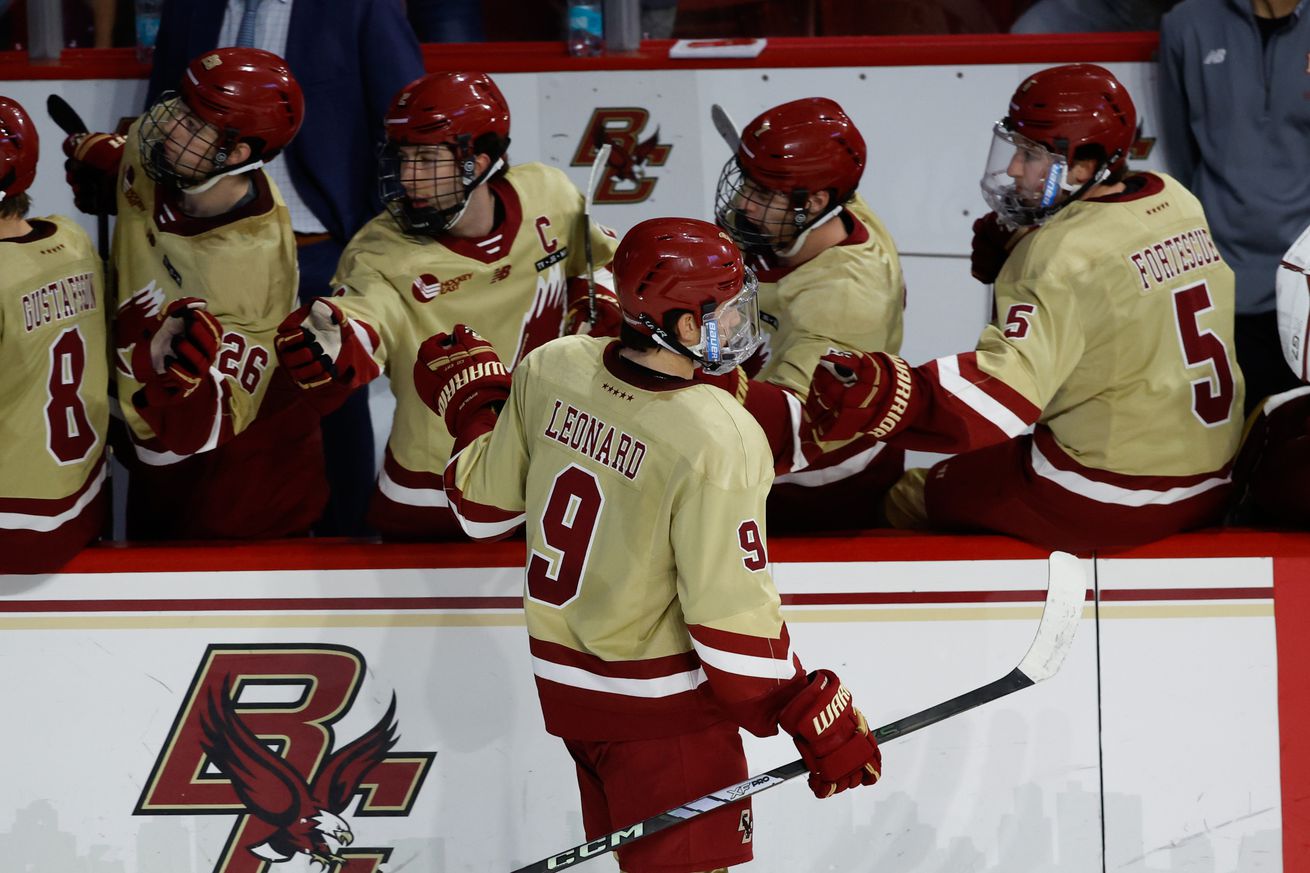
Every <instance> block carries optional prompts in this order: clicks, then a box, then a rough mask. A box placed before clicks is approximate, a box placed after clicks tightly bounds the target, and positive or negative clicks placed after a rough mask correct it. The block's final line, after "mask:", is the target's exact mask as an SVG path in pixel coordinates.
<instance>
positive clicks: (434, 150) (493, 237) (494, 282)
mask: <svg viewBox="0 0 1310 873" xmlns="http://www.w3.org/2000/svg"><path fill="white" fill-rule="evenodd" d="M509 125H510V116H509V105H508V104H507V103H506V102H505V98H504V96H503V95H502V94H501V93H500V89H499V88H497V87H496V84H495V83H494V82H492V80H491V79H490V78H488V77H487V76H486V75H484V74H482V73H433V74H431V75H427V76H424V77H422V78H421V79H418V80H416V81H414V82H412V83H410V84H409V85H408V86H406V87H405V88H404V89H403V90H402V91H401V92H400V93H399V94H397V95H396V98H395V100H394V101H393V103H392V106H391V108H390V110H389V111H388V113H387V117H386V125H385V126H386V130H387V137H388V144H387V148H386V151H385V155H384V159H383V161H382V169H381V187H382V196H383V200H384V202H385V203H386V206H387V209H386V211H385V212H383V213H382V214H380V215H378V216H377V217H376V218H374V219H373V220H372V221H370V222H369V223H368V224H366V225H365V226H364V228H363V229H362V230H360V232H359V233H358V234H356V235H355V238H354V239H353V240H351V242H350V244H349V245H348V246H347V247H346V251H345V253H344V254H343V255H342V258H341V264H340V266H339V267H338V270H337V275H336V276H335V277H334V279H333V284H334V285H336V286H338V290H337V295H338V296H335V297H333V298H331V299H325V300H322V301H320V302H316V303H314V304H313V305H312V306H307V307H304V308H303V309H301V310H299V311H298V312H296V313H293V315H292V316H291V317H290V318H288V319H287V321H286V322H285V323H284V324H283V326H282V333H281V336H280V338H279V340H278V352H279V355H280V356H281V359H282V361H283V364H284V366H285V367H286V368H287V369H288V370H289V371H290V372H291V373H292V374H293V375H294V376H295V378H296V379H297V381H298V382H299V383H300V384H301V385H302V386H303V387H305V388H306V389H307V393H308V394H309V395H310V396H311V397H312V398H313V402H314V403H316V404H317V405H319V406H320V407H321V408H324V409H330V408H331V407H332V405H333V404H334V403H335V402H337V401H338V398H340V397H341V396H342V395H343V393H345V392H347V391H349V390H350V389H352V388H355V387H358V386H360V385H363V384H365V383H367V382H369V381H371V380H372V379H374V378H376V377H377V376H378V375H380V374H381V373H383V372H385V373H386V374H387V376H388V377H389V378H390V383H391V391H392V393H393V394H394V395H395V398H396V410H395V416H394V418H393V420H392V425H391V437H390V439H389V440H388V443H387V449H386V454H385V456H384V458H383V462H382V470H381V471H380V473H379V475H378V483H377V490H376V491H375V492H374V495H373V500H372V505H371V506H370V510H369V516H368V520H369V524H370V526H372V527H374V528H375V529H377V530H378V531H380V532H381V533H382V534H383V535H384V536H387V537H391V538H398V539H406V538H422V539H448V538H462V534H461V532H460V530H459V525H458V523H457V522H456V521H455V518H454V516H453V515H452V514H451V512H450V509H449V506H448V501H447V497H446V494H445V492H444V490H443V486H442V481H441V473H442V470H443V469H444V468H445V466H446V460H447V459H448V458H449V456H450V440H449V438H448V437H447V436H446V435H445V434H444V433H442V432H441V430H440V428H435V429H434V428H433V426H432V418H431V414H430V413H429V412H428V410H427V408H426V407H425V406H424V405H423V403H422V401H421V400H420V399H419V397H418V395H417V394H415V393H414V386H413V383H412V373H413V366H414V355H415V353H416V351H417V350H418V346H419V343H420V342H422V341H423V339H424V338H426V337H428V336H430V335H431V334H433V333H436V332H438V331H448V330H451V329H452V328H453V327H454V325H455V324H457V323H464V324H469V325H472V326H473V327H474V328H476V329H477V330H478V331H480V332H481V333H482V334H483V335H484V336H486V337H487V339H488V340H489V341H490V342H491V343H492V345H493V346H495V348H496V349H497V350H498V351H499V353H500V354H502V355H503V356H504V357H505V359H506V360H507V361H511V362H513V361H518V360H521V359H522V358H523V356H524V355H525V354H527V352H528V351H530V350H532V349H533V348H536V347H537V346H539V345H541V344H542V343H544V342H546V341H547V340H551V339H554V338H556V337H558V336H559V335H560V333H561V326H562V325H563V327H564V330H565V331H566V332H569V333H572V332H576V331H577V330H580V329H586V328H587V315H588V309H589V307H588V305H587V293H586V288H587V286H586V282H585V280H584V279H581V278H580V277H583V276H585V275H586V269H587V265H586V263H585V260H584V257H583V252H584V245H583V237H582V234H583V232H584V231H583V229H582V215H583V200H582V195H581V194H580V193H579V192H578V190H577V189H576V188H575V187H574V186H573V184H572V183H571V182H569V180H568V178H567V177H566V176H565V175H564V174H563V173H562V172H560V171H559V170H556V169H553V168H550V167H546V166H543V165H542V164H535V163H530V164H523V165H521V166H516V167H507V159H506V149H507V148H508V147H509ZM589 232H590V233H591V236H592V251H593V253H594V259H595V262H596V264H597V265H601V266H603V265H605V264H608V263H609V261H610V257H611V256H612V254H613V251H614V245H615V241H614V239H613V235H612V234H611V233H609V232H608V231H605V230H604V229H603V228H601V227H599V226H598V225H592V226H591V227H590V228H589ZM596 274H597V278H598V283H599V287H598V289H597V290H598V307H597V308H598V312H599V317H598V319H597V321H598V323H597V325H595V326H592V327H591V328H590V329H591V330H592V332H594V333H596V334H598V335H599V334H610V335H612V334H614V333H616V332H617V330H618V315H617V313H618V308H617V305H616V304H615V303H614V298H613V292H611V291H609V290H608V288H607V285H608V280H607V278H606V277H607V276H608V274H607V273H606V272H604V271H603V270H597V271H596ZM566 310H567V311H566ZM566 321H567V324H565V322H566Z"/></svg>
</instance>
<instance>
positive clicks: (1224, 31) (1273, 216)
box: [1160, 0, 1310, 413]
mask: <svg viewBox="0 0 1310 873" xmlns="http://www.w3.org/2000/svg"><path fill="white" fill-rule="evenodd" d="M1307 58H1310V16H1308V15H1306V3H1305V2H1298V0H1185V2H1183V3H1180V4H1179V5H1178V6H1177V7H1175V8H1174V9H1173V10H1172V11H1170V12H1169V14H1168V15H1166V16H1165V17H1164V21H1163V22H1162V23H1161V25H1160V135H1161V137H1162V138H1163V140H1164V144H1165V147H1166V149H1167V151H1166V155H1165V157H1166V159H1167V161H1168V166H1169V171H1170V172H1171V173H1173V175H1174V176H1176V177H1177V178H1178V180H1179V181H1180V182H1182V183H1183V184H1184V185H1186V186H1187V187H1188V188H1189V189H1191V190H1192V191H1193V192H1194V193H1195V194H1196V196H1197V198H1198V199H1199V200H1200V201H1201V205H1202V206H1204V207H1205V214H1206V218H1207V219H1209V221H1210V225H1211V227H1212V228H1213V230H1214V238H1215V242H1216V243H1218V245H1219V251H1220V252H1222V253H1223V256H1224V260H1225V261H1227V262H1228V264H1229V266H1231V267H1232V268H1233V272H1234V273H1236V275H1237V322H1236V342H1237V362H1238V364H1239V365H1240V366H1241V368H1242V373H1243V374H1244V375H1245V377H1246V385H1247V391H1246V406H1245V409H1246V411H1247V412H1248V413H1249V412H1250V411H1251V410H1252V409H1254V408H1255V406H1256V405H1257V404H1258V403H1259V402H1260V401H1261V400H1263V399H1264V398H1265V397H1268V396H1269V395H1271V394H1278V393H1281V392H1283V391H1287V390H1290V389H1292V388H1295V387H1297V385H1299V384H1300V383H1299V381H1298V380H1297V378H1296V376H1295V374H1294V373H1292V371H1291V370H1290V369H1289V368H1288V367H1287V364H1286V362H1285V361H1284V360H1283V356H1282V354H1281V353H1280V351H1279V343H1278V324H1277V316H1276V314H1275V311H1274V309H1275V303H1274V297H1275V295H1274V276H1275V273H1276V271H1277V268H1278V262H1279V259H1280V258H1281V257H1282V255H1283V252H1284V251H1286V250H1287V248H1288V246H1290V245H1291V244H1292V242H1293V241H1294V240H1295V239H1296V238H1297V236H1298V235H1299V234H1300V233H1301V230H1302V228H1304V227H1305V226H1306V224H1307V223H1310V151H1308V150H1307V149H1306V147H1305V133H1306V130H1307V129H1310V101H1307V100H1306V99H1305V92H1306V84H1307V75H1306V69H1307Z"/></svg>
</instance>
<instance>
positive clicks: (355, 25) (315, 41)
mask: <svg viewBox="0 0 1310 873" xmlns="http://www.w3.org/2000/svg"><path fill="white" fill-rule="evenodd" d="M226 9H227V2H226V0H165V2H164V8H163V15H162V19H161V21H160V25H159V38H158V41H157V43H156V47H155V62H154V69H153V70H152V71H151V74H150V90H149V92H148V94H147V104H146V105H147V106H149V105H150V104H151V103H153V102H154V100H155V98H156V97H158V96H159V94H160V93H161V92H163V91H171V90H174V89H176V88H177V86H178V82H180V81H181V79H182V73H183V71H184V70H185V69H186V65H187V64H188V63H190V62H191V60H192V59H194V58H195V57H197V56H198V55H200V54H202V53H204V52H206V51H208V50H210V49H212V48H214V47H215V46H216V44H217V42H218V34H219V29H220V28H221V27H222V24H223V13H224V11H225V10H226ZM286 61H287V64H288V65H289V66H290V67H291V72H292V73H293V74H294V75H295V77H296V80H297V81H298V82H299V83H300V87H301V89H302V90H303V91H304V92H305V123H304V124H303V125H302V126H301V128H300V133H299V134H298V135H297V136H296V138H295V139H294V140H293V141H292V142H291V145H290V146H288V147H287V149H286V151H284V152H283V157H284V159H285V160H286V162H287V168H288V170H289V171H290V173H291V179H292V181H293V182H294V183H295V186H296V191H297V193H299V194H300V196H301V198H303V199H304V201H305V204H306V205H307V206H308V207H309V208H310V209H311V210H312V211H313V213H314V215H315V216H317V217H318V220H319V221H321V222H323V226H324V227H326V228H327V229H328V230H329V231H330V232H331V233H332V235H333V236H334V237H335V238H336V239H337V240H339V241H340V242H342V243H343V244H344V243H345V242H346V241H348V240H349V239H350V238H351V237H352V236H354V234H355V231H357V230H359V228H360V227H361V226H362V225H363V224H364V222H366V221H368V220H369V219H370V218H372V217H373V216H374V215H376V214H377V213H378V211H379V210H380V209H381V208H382V205H381V202H380V201H379V200H378V197H377V151H378V146H379V144H380V143H381V141H382V136H383V134H382V116H383V114H384V113H385V112H386V110H387V107H388V106H389V105H390V104H391V98H392V97H394V96H395V94H396V92H397V91H399V90H400V89H401V88H403V87H404V86H405V85H407V84H409V83H410V82H412V81H413V80H414V79H417V78H418V77H419V76H421V75H423V59H422V56H421V55H420V53H419V46H418V40H417V39H416V38H415V36H414V31H413V30H412V29H411V27H410V25H409V22H408V21H407V20H406V19H405V10H404V9H403V8H402V5H401V2H400V0H294V3H293V5H292V7H291V23H290V26H289V31H288V34H287V52H286Z"/></svg>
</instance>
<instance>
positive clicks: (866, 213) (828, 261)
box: [755, 194, 905, 400]
mask: <svg viewBox="0 0 1310 873" xmlns="http://www.w3.org/2000/svg"><path fill="white" fill-rule="evenodd" d="M845 209H846V211H847V212H848V213H850V216H851V218H852V219H854V220H853V221H852V222H851V231H850V233H849V234H848V235H847V237H846V240H845V241H844V242H843V243H841V244H840V245H836V246H833V247H832V248H830V249H827V250H825V251H823V252H822V253H820V254H819V255H818V256H817V257H815V258H813V259H812V260H809V261H806V262H805V263H804V264H801V265H800V266H799V267H796V268H795V269H785V268H773V269H768V268H766V269H763V270H760V271H759V279H760V292H759V296H760V324H761V327H763V328H764V334H765V343H764V345H763V347H762V353H761V355H762V358H763V367H762V368H761V369H760V371H759V373H758V374H756V375H755V378H756V379H763V380H765V381H768V382H772V383H774V384H775V385H783V386H785V387H787V388H790V389H791V390H792V391H794V392H795V393H796V394H797V395H798V396H799V397H800V398H801V400H804V399H805V397H806V396H807V395H808V393H809V390H810V375H811V374H812V373H813V372H814V368H815V366H816V365H817V364H818V363H819V358H821V357H823V356H824V355H825V354H827V353H828V352H829V351H831V350H832V349H845V350H849V351H863V352H873V351H877V352H890V353H891V354H896V353H898V352H900V350H901V335H902V313H903V312H904V309H905V279H904V277H903V276H902V275H901V261H900V258H899V257H897V254H896V244H895V243H894V242H892V238H891V235H890V234H889V233H888V232H887V229H886V227H884V226H883V224H882V222H881V221H880V220H879V219H878V217H877V216H876V215H874V214H873V211H872V210H871V209H870V208H869V205H868V204H867V203H865V202H864V199H863V198H862V197H860V196H859V195H858V194H857V195H855V196H854V197H853V198H852V199H851V202H850V203H848V204H847V205H846V207H845ZM834 220H841V218H840V217H839V218H837V219H834Z"/></svg>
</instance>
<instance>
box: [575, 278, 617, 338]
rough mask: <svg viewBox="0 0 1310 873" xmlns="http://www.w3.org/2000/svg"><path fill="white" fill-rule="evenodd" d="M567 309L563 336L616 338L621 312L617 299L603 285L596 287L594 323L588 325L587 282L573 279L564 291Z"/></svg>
mask: <svg viewBox="0 0 1310 873" xmlns="http://www.w3.org/2000/svg"><path fill="white" fill-rule="evenodd" d="M566 293H567V295H568V307H567V308H566V309H565V311H564V334H563V335H564V336H573V335H574V334H578V333H585V334H586V335H587V336H618V335H619V326H620V325H622V324H623V310H621V309H619V298H618V297H616V296H615V295H614V292H613V291H611V290H610V289H609V288H606V287H605V286H604V285H600V284H597V285H596V323H595V324H590V323H589V322H588V321H587V319H588V317H589V316H590V304H589V302H588V300H587V280H586V279H583V278H580V277H574V278H572V279H570V280H569V283H568V288H567V290H566Z"/></svg>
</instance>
